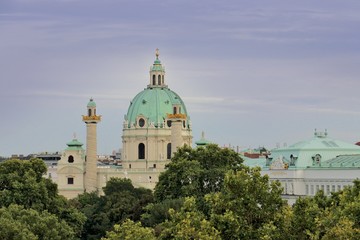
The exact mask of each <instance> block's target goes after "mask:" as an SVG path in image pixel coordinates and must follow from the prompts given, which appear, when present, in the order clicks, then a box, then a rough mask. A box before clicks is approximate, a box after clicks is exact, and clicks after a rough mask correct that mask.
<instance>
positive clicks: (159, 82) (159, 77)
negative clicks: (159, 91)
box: [158, 75, 161, 85]
mask: <svg viewBox="0 0 360 240" xmlns="http://www.w3.org/2000/svg"><path fill="white" fill-rule="evenodd" d="M158 84H159V85H161V75H159V76H158Z"/></svg>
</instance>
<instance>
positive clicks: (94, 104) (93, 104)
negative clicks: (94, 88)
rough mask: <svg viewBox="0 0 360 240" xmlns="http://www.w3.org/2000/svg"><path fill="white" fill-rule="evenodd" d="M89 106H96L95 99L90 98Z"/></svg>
mask: <svg viewBox="0 0 360 240" xmlns="http://www.w3.org/2000/svg"><path fill="white" fill-rule="evenodd" d="M87 106H88V107H96V103H95V102H94V99H92V98H90V101H89V103H88V105H87Z"/></svg>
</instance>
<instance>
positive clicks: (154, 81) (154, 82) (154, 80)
mask: <svg viewBox="0 0 360 240" xmlns="http://www.w3.org/2000/svg"><path fill="white" fill-rule="evenodd" d="M152 80H153V85H156V79H155V75H153V79H152Z"/></svg>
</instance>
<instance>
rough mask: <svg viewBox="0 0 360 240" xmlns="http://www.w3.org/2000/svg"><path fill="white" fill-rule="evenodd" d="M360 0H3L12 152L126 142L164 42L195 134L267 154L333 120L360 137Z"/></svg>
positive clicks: (5, 102) (8, 148) (171, 78)
mask: <svg viewBox="0 0 360 240" xmlns="http://www.w3.org/2000/svg"><path fill="white" fill-rule="evenodd" d="M359 29H360V1H359V0H319V1H314V0H301V1H298V0H282V1H280V0H279V1H277V0H254V1H250V0H230V1H215V0H196V1H194V0H182V1H176V0H172V1H170V0H169V1H165V0H163V1H155V0H153V1H149V0H147V1H145V0H129V1H121V0H0V90H1V95H0V100H1V114H0V116H1V125H0V156H10V155H11V154H25V155H27V154H30V153H38V152H45V151H47V152H55V151H62V150H64V149H65V148H66V143H67V142H69V141H70V140H71V139H72V138H73V134H74V133H76V135H77V138H78V139H79V141H81V142H83V143H84V144H85V139H86V136H85V133H86V131H85V130H86V129H85V124H84V123H83V122H82V120H81V115H83V114H86V105H87V103H88V101H89V98H90V97H93V98H94V100H95V101H96V103H97V112H98V113H99V114H101V115H102V118H103V120H102V122H101V123H100V124H99V125H98V153H99V154H110V153H111V152H112V151H113V150H117V149H119V148H121V135H122V122H123V119H124V115H125V114H126V112H127V108H128V106H129V103H130V101H131V100H132V98H133V97H134V96H135V95H136V94H137V93H138V92H140V91H141V90H143V89H144V88H146V85H147V84H148V83H149V67H150V66H151V65H152V63H153V61H154V59H155V49H156V48H159V49H160V60H161V61H162V63H163V64H164V65H165V67H166V83H167V84H168V86H169V88H170V89H172V90H174V91H175V92H177V93H178V94H179V95H180V96H181V97H182V99H183V100H184V102H185V104H186V106H187V110H188V113H189V115H190V118H191V120H192V126H193V135H194V142H195V141H196V140H198V139H199V138H200V136H201V132H202V131H205V134H206V138H207V139H208V140H211V141H213V142H215V143H218V144H219V145H221V146H223V145H229V144H231V145H232V146H240V148H248V147H252V148H256V147H259V146H265V147H267V148H269V149H272V148H274V147H275V146H276V145H281V146H282V145H283V144H287V145H290V144H293V143H295V142H298V141H300V140H304V139H309V138H311V137H312V136H313V132H314V129H315V128H317V129H318V130H324V129H327V131H328V133H329V137H332V138H335V139H339V140H343V141H346V142H349V143H355V142H357V141H360V94H359V90H360V30H359Z"/></svg>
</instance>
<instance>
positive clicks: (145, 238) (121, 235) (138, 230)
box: [102, 219, 156, 240]
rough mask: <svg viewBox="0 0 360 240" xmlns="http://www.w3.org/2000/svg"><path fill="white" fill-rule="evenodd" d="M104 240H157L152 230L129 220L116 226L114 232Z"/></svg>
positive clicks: (108, 234)
mask: <svg viewBox="0 0 360 240" xmlns="http://www.w3.org/2000/svg"><path fill="white" fill-rule="evenodd" d="M102 239H103V240H119V239H123V240H155V239H156V238H155V235H154V231H153V230H152V229H151V228H146V227H142V226H141V223H139V222H138V223H134V222H133V221H132V220H129V219H127V220H126V221H124V222H123V223H122V224H121V225H119V224H116V225H115V226H114V231H109V232H107V233H106V237H105V238H102Z"/></svg>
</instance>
